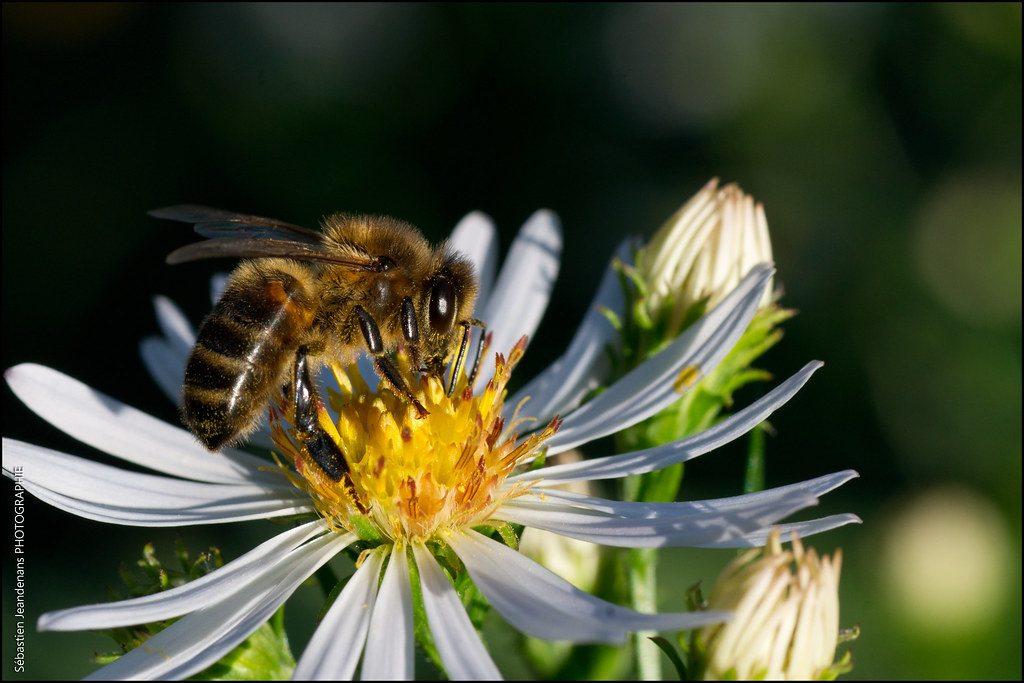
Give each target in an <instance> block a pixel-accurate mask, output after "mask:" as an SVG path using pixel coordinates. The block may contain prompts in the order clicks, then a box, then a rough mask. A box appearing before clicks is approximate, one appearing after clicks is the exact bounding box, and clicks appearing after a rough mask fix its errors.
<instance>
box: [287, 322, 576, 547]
mask: <svg viewBox="0 0 1024 683" xmlns="http://www.w3.org/2000/svg"><path fill="white" fill-rule="evenodd" d="M525 347H526V338H525V337H524V338H523V339H521V340H520V341H519V343H517V344H516V345H515V346H514V347H513V348H512V350H511V352H510V353H509V355H508V358H507V359H506V358H505V357H504V356H502V355H501V354H498V356H497V362H496V364H495V373H494V376H493V378H492V379H491V380H490V381H489V382H488V383H487V386H486V387H484V389H483V390H482V391H480V392H478V393H474V392H473V391H472V390H470V389H469V388H467V386H466V378H465V375H461V376H460V378H459V383H458V385H457V386H456V391H455V392H453V395H452V397H451V398H449V397H448V396H447V395H446V392H445V390H444V387H443V385H442V384H441V381H440V380H439V379H438V378H436V377H434V376H431V375H427V374H424V375H417V374H414V373H413V372H412V370H411V369H410V367H409V363H408V360H407V359H406V358H405V357H404V356H402V355H401V354H400V355H399V356H398V367H399V371H400V372H401V373H402V375H403V377H404V379H405V380H406V383H407V386H409V387H410V388H411V389H412V392H413V394H414V395H415V397H416V398H417V399H418V400H419V401H420V403H422V404H423V406H424V408H426V410H427V415H424V416H420V415H419V414H418V411H417V410H416V408H415V407H414V406H413V405H412V404H411V403H410V402H409V401H407V400H405V399H403V398H402V397H400V396H397V395H395V394H394V393H393V392H392V391H391V390H390V389H389V388H387V386H386V385H385V384H384V383H381V385H380V386H379V387H378V388H377V389H376V390H371V389H370V387H368V386H367V384H366V383H365V382H364V381H363V379H362V377H361V376H360V374H359V372H358V370H357V369H356V366H355V365H354V364H352V365H348V366H342V365H340V364H333V365H332V366H331V369H332V371H333V372H334V375H335V379H336V380H337V387H338V388H337V390H329V396H328V399H329V400H328V405H329V408H330V413H329V412H328V409H327V408H321V413H320V420H319V421H320V426H321V427H322V428H323V431H324V433H325V434H327V435H328V436H329V437H330V438H331V439H333V440H334V441H335V443H337V444H338V446H339V448H340V449H341V451H342V452H343V453H344V454H345V460H346V465H347V468H348V471H347V473H346V475H345V476H343V477H342V478H341V481H338V482H335V481H332V480H331V479H330V478H329V477H327V476H326V475H325V474H324V473H323V472H322V471H321V470H320V468H319V467H318V466H317V465H316V464H315V462H313V460H312V459H311V458H310V457H309V456H308V455H307V454H306V453H305V452H304V450H303V449H302V448H301V447H300V446H299V445H297V444H298V443H299V442H298V441H297V440H296V439H294V438H293V435H292V434H291V430H288V429H285V428H284V427H283V426H282V424H281V421H280V418H279V417H278V416H279V415H280V414H283V413H284V411H283V410H281V409H280V408H278V409H275V410H272V414H271V424H272V428H273V430H274V435H275V442H276V443H277V445H278V446H279V447H280V449H281V451H282V453H283V454H284V456H285V458H286V459H287V460H288V461H289V462H290V464H291V465H292V469H293V471H291V470H289V472H288V476H289V478H290V479H291V481H292V483H293V484H295V485H296V486H298V487H299V488H301V489H303V490H305V491H307V492H308V493H309V494H310V496H311V497H312V498H313V500H314V503H315V506H316V508H317V510H318V512H319V513H320V515H321V516H322V517H324V518H325V519H326V520H327V521H328V523H329V524H330V525H331V526H332V527H334V528H336V529H338V530H353V531H357V532H359V533H360V534H361V535H366V532H367V530H369V531H370V532H372V533H371V534H370V535H371V536H377V537H379V540H390V541H400V540H403V539H407V540H422V541H426V540H428V539H430V538H431V537H433V536H435V535H436V534H438V533H442V532H444V531H446V530H454V529H456V528H460V527H466V526H476V525H481V524H486V523H487V522H488V519H489V518H490V517H491V514H492V513H493V512H494V510H495V509H497V507H498V506H500V505H501V503H502V502H503V501H505V500H507V499H509V498H514V497H517V496H519V495H522V494H523V493H524V492H525V491H526V489H525V488H524V487H522V486H506V485H504V482H505V480H506V478H507V477H508V476H509V475H510V474H512V472H513V470H514V469H515V468H516V466H517V465H519V464H521V463H522V462H524V460H526V459H527V458H529V457H531V456H535V455H536V454H537V453H538V452H539V451H540V450H541V449H542V448H543V444H544V441H545V440H546V439H548V438H549V437H550V436H551V435H552V434H554V433H555V431H556V430H557V429H558V427H559V425H560V420H559V419H558V418H555V419H554V420H552V422H551V423H550V424H548V425H547V427H546V428H544V429H543V430H540V431H539V432H537V433H535V434H533V435H531V436H530V437H528V438H526V439H524V440H522V441H521V442H517V433H516V431H515V430H514V427H515V426H516V425H518V424H521V423H522V422H523V419H518V418H517V419H514V424H513V425H511V426H510V427H509V428H508V429H506V425H505V420H504V418H503V417H502V409H503V408H504V399H505V395H506V385H507V384H508V382H509V379H510V377H511V375H512V370H513V369H514V368H515V366H516V364H517V363H518V362H519V360H520V359H521V358H522V356H523V351H524V349H525ZM331 413H333V414H334V415H336V417H332V415H331ZM366 522H368V523H369V524H368V525H367V524H366ZM366 540H372V539H370V538H367V539H366Z"/></svg>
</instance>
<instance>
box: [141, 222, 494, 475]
mask: <svg viewBox="0 0 1024 683" xmlns="http://www.w3.org/2000/svg"><path fill="white" fill-rule="evenodd" d="M150 215H152V216H155V217H157V218H167V219H171V220H176V221H182V222H185V223H193V224H195V230H196V232H198V233H199V234H200V235H202V236H204V237H207V238H209V239H207V240H206V241H203V242H196V243H194V244H189V245H187V246H184V247H181V248H180V249H177V250H175V251H173V252H172V253H171V254H170V255H169V256H168V257H167V262H168V263H170V264H177V263H183V262H186V261H192V260H196V259H202V258H214V257H242V258H247V259H251V260H246V261H243V262H242V263H241V264H240V265H239V266H238V267H237V268H236V269H235V271H234V272H233V273H232V274H231V276H230V277H229V278H228V282H227V286H226V288H225V290H224V293H223V295H222V296H221V298H220V301H218V302H217V304H216V305H215V306H214V308H213V311H212V312H211V313H210V314H209V315H208V316H206V318H205V319H204V320H203V322H202V324H201V326H200V328H199V333H198V335H197V338H196V344H195V346H194V347H193V349H192V352H191V354H190V355H189V358H188V363H187V364H186V367H185V381H184V387H183V391H182V407H181V414H182V420H183V422H184V423H185V425H186V426H187V427H188V428H189V429H190V430H191V431H192V433H193V434H195V435H196V437H198V438H199V440H200V441H202V443H203V444H204V445H205V446H206V448H208V449H209V450H211V451H216V450H218V449H220V448H223V447H225V446H228V445H231V444H233V443H235V442H236V441H238V440H239V439H240V438H241V437H243V436H244V435H245V434H247V433H248V432H250V431H251V430H252V429H254V428H255V426H256V423H257V421H258V420H259V417H260V414H261V413H262V412H263V410H264V409H265V408H266V407H267V405H268V403H269V402H270V401H271V399H272V398H273V397H274V396H275V395H276V392H277V391H279V390H281V391H282V392H283V395H284V396H285V397H286V398H287V399H288V400H289V402H290V407H291V409H292V413H293V426H294V428H295V433H296V435H297V437H298V439H299V441H301V442H302V444H303V446H304V447H305V448H306V450H307V451H308V453H309V455H310V456H311V457H312V459H313V460H314V461H315V462H317V464H318V465H319V466H320V467H321V469H323V471H324V472H325V473H326V474H327V475H328V476H330V477H331V478H332V479H333V480H334V481H339V480H340V479H341V477H342V476H343V475H344V474H345V471H346V469H347V468H346V465H345V460H344V454H343V453H341V452H340V449H338V447H337V446H336V445H335V443H334V441H333V440H331V439H330V438H329V437H328V436H327V434H326V433H324V432H323V430H322V429H321V428H320V426H319V422H318V419H317V412H318V410H319V406H320V405H322V404H321V403H320V399H319V398H318V396H317V395H316V389H315V384H314V383H313V381H312V375H311V373H312V371H313V366H315V365H317V364H318V363H319V362H320V360H321V359H328V358H329V359H332V360H334V359H336V360H341V361H342V362H348V361H351V360H354V358H355V356H356V355H357V354H358V353H359V352H360V351H367V352H369V353H370V354H371V355H372V356H373V360H374V366H375V368H376V370H377V373H378V374H379V375H380V377H381V379H383V380H384V382H385V383H386V384H387V385H388V386H389V387H390V388H391V390H392V391H394V392H395V393H396V394H397V395H399V396H401V397H403V398H404V399H405V400H407V401H409V402H410V403H411V404H412V405H413V406H415V408H416V410H417V411H418V412H419V414H420V415H421V416H423V415H425V414H426V412H427V411H426V410H425V409H424V408H423V405H422V404H421V403H420V402H419V401H418V400H417V399H416V397H415V396H414V395H413V394H412V392H411V391H410V389H409V387H408V386H407V385H406V383H405V381H404V380H403V378H402V375H401V374H400V373H399V372H398V370H397V368H396V367H395V365H394V363H393V362H392V360H391V358H390V357H389V356H388V354H389V353H391V352H393V351H395V350H396V349H397V348H398V347H399V345H403V346H404V348H405V349H406V350H407V352H408V353H409V357H410V360H411V362H412V365H413V367H414V368H416V369H418V370H419V371H420V372H426V373H429V374H432V375H435V376H437V377H439V378H440V379H441V382H442V383H444V381H445V379H444V369H445V363H446V361H447V359H448V358H449V357H450V356H451V355H452V354H453V353H455V360H454V361H453V363H452V373H451V380H450V381H449V382H448V385H447V392H448V395H449V396H450V395H451V393H452V391H453V390H454V387H455V383H456V380H457V377H458V373H459V371H460V369H461V368H462V365H463V362H464V360H465V357H466V351H467V348H468V346H469V342H470V337H471V328H472V327H473V326H478V327H480V328H481V329H483V328H485V325H484V323H483V322H481V321H479V320H477V319H475V318H472V317H471V314H472V312H473V307H474V305H475V303H476V295H477V281H476V276H475V273H474V270H473V266H472V264H471V263H470V262H469V261H468V260H467V259H466V258H465V257H464V256H462V255H461V254H459V253H458V252H455V251H453V250H451V249H450V248H449V247H448V246H447V245H446V244H442V245H441V246H440V247H439V248H437V249H433V248H431V246H430V244H429V243H428V242H427V240H426V239H424V237H423V235H421V234H420V232H419V230H417V229H416V228H415V227H413V226H412V225H409V224H408V223H405V222H403V221H400V220H397V219H395V218H389V217H386V216H364V215H350V214H340V213H339V214H334V215H332V216H328V217H327V218H325V219H324V221H323V224H322V231H321V232H317V231H315V230H309V229H307V228H302V227H299V226H297V225H291V224H289V223H283V222H281V221H276V220H271V219H268V218H261V217H259V216H248V215H244V214H238V213H232V212H228V211H221V210H218V209H211V208H208V207H204V206H195V205H179V206H170V207H166V208H163V209H156V210H154V211H150ZM456 349H457V353H456ZM482 351H483V343H482V342H481V343H480V344H479V345H478V347H477V354H476V360H475V361H474V363H473V368H472V370H471V372H470V384H472V381H473V379H475V376H476V371H477V368H478V367H479V361H480V356H481V354H482Z"/></svg>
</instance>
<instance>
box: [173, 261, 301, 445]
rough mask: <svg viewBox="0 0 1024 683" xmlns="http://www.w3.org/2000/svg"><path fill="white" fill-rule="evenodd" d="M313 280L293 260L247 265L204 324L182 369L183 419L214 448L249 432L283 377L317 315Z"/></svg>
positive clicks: (229, 283)
mask: <svg viewBox="0 0 1024 683" xmlns="http://www.w3.org/2000/svg"><path fill="white" fill-rule="evenodd" d="M314 278H315V276H313V274H312V271H311V270H310V269H309V268H308V267H306V266H304V265H302V264H298V263H295V262H290V261H280V260H264V261H257V262H247V263H243V264H242V265H241V266H239V267H238V268H237V269H236V270H235V272H234V273H232V274H231V278H230V279H229V280H228V284H227V288H226V289H225V291H224V295H223V296H222V297H221V299H220V301H218V302H217V305H216V306H215V307H214V309H213V311H212V312H211V313H210V315H208V316H207V317H206V319H205V320H204V321H203V324H202V325H201V326H200V328H199V335H198V337H197V339H196V345H195V347H194V348H193V349H192V353H191V355H189V358H188V364H187V365H186V367H185V385H184V388H183V391H182V398H183V406H182V416H183V419H184V421H185V424H186V425H187V426H188V427H189V429H191V430H192V433H194V434H195V435H196V436H197V437H199V439H200V440H201V441H202V442H203V443H204V444H205V445H206V447H207V448H209V449H210V450H211V451H215V450H218V449H219V448H221V447H223V446H226V445H230V444H231V443H232V442H233V441H234V440H235V439H237V438H238V437H239V436H242V435H243V434H244V433H245V432H247V431H249V430H250V429H251V428H252V427H253V426H254V425H255V423H256V421H257V420H258V419H259V417H260V415H261V413H262V412H263V410H264V409H265V408H266V406H267V403H268V402H269V400H270V399H271V397H272V396H273V394H274V392H275V391H276V390H277V389H278V388H279V387H280V386H281V385H282V383H283V382H284V381H286V379H287V376H288V375H287V373H288V370H289V369H290V364H291V363H292V362H293V361H294V358H295V350H296V348H297V347H298V345H299V343H300V339H301V338H302V335H303V334H304V333H305V332H306V331H307V330H308V329H309V327H310V325H311V323H312V320H313V316H314V314H315V306H314V304H313V301H314V299H313V296H312V295H313V293H312V292H311V291H309V290H310V288H311V287H312V286H315V279H314ZM304 283H305V284H304Z"/></svg>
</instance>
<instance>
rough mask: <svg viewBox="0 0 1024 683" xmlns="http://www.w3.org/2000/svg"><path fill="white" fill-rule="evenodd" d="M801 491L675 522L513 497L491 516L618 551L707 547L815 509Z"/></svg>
mask: <svg viewBox="0 0 1024 683" xmlns="http://www.w3.org/2000/svg"><path fill="white" fill-rule="evenodd" d="M817 503H818V501H817V499H816V498H815V497H813V496H810V495H808V494H806V493H803V492H801V491H795V492H792V493H790V494H788V495H786V496H783V497H781V498H779V499H778V500H763V499H753V500H751V501H749V504H747V505H743V506H742V507H732V508H728V509H724V510H716V509H714V508H711V507H709V509H708V510H706V511H702V512H700V513H695V514H691V515H688V516H683V517H679V518H674V517H641V518H639V519H637V518H631V517H615V516H611V515H608V514H607V513H598V512H594V511H590V510H583V509H580V508H576V507H573V506H568V505H565V504H562V503H558V502H556V501H537V500H536V499H525V500H524V499H522V498H519V499H513V500H510V501H507V502H506V503H505V504H504V505H502V506H501V508H499V509H498V510H497V511H495V513H494V515H493V517H494V518H495V519H501V520H504V521H507V522H512V523H513V524H523V525H525V526H530V527H534V528H536V529H544V530H545V531H551V532H554V533H556V534H561V535H562V536H568V537H570V538H577V539H579V540H581V541H590V542H591V543H601V544H603V545H611V546H617V547H621V548H662V547H680V546H707V545H713V544H721V543H723V542H726V541H728V540H731V539H738V538H742V537H744V536H745V535H746V534H748V533H750V532H752V531H757V530H758V529H761V528H764V527H766V526H769V525H771V524H774V523H776V522H777V521H779V520H780V519H783V518H785V517H788V516H789V515H791V514H793V513H794V512H796V511H798V510H802V509H804V508H805V507H810V506H812V505H817Z"/></svg>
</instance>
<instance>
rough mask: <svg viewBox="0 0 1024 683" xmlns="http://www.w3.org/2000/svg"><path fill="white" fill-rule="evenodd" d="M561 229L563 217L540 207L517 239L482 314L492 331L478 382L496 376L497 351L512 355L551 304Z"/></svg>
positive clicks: (481, 364) (531, 332)
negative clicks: (495, 359)
mask: <svg viewBox="0 0 1024 683" xmlns="http://www.w3.org/2000/svg"><path fill="white" fill-rule="evenodd" d="M561 253H562V229H561V227H560V224H559V221H558V217H557V216H556V215H555V214H554V213H552V212H550V211H546V210H543V209H542V210H540V211H537V212H535V213H534V214H533V215H532V216H530V218H529V219H528V220H527V221H526V224H525V225H523V228H522V229H521V230H520V231H519V235H518V236H517V237H516V239H515V241H514V242H512V247H511V248H510V249H509V253H508V257H507V258H506V259H505V265H504V266H502V268H501V273H500V274H499V275H498V281H497V283H496V284H495V286H494V293H493V294H492V295H491V297H490V299H489V301H488V302H487V305H486V307H484V309H483V310H482V311H481V312H480V313H479V315H478V317H479V318H481V319H482V320H483V321H484V322H485V323H487V326H488V327H487V331H488V332H490V333H492V335H493V336H492V338H491V350H490V352H488V353H487V354H485V356H484V359H483V361H481V363H480V372H479V374H478V375H477V385H479V384H480V383H481V382H484V383H486V382H488V381H489V380H490V379H491V377H492V376H493V375H494V354H495V353H502V354H508V352H509V350H510V349H511V348H512V346H513V345H514V344H515V343H516V342H517V341H519V338H520V337H522V336H523V335H528V336H532V335H533V333H534V330H536V329H537V325H538V324H539V323H540V319H541V316H543V315H544V310H545V309H546V308H547V305H548V299H549V298H550V297H551V288H552V287H554V284H555V277H556V276H557V275H558V262H559V256H560V255H561Z"/></svg>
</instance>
